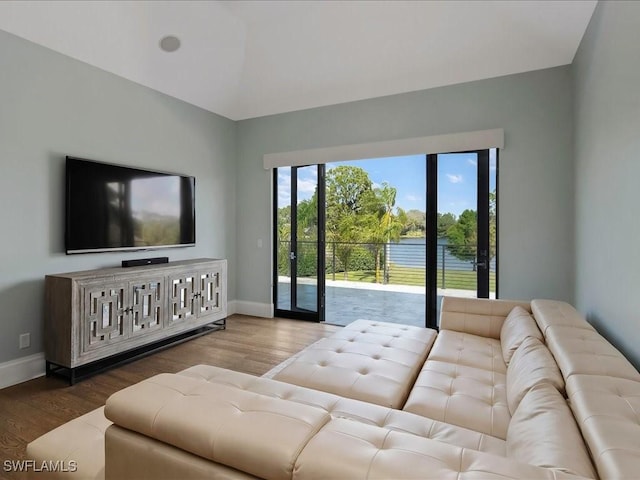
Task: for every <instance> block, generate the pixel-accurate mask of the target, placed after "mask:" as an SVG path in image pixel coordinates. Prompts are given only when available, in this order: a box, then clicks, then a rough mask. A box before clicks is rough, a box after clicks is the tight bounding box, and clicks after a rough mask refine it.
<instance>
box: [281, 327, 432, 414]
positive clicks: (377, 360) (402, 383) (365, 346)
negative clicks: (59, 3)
mask: <svg viewBox="0 0 640 480" xmlns="http://www.w3.org/2000/svg"><path fill="white" fill-rule="evenodd" d="M436 336H437V332H436V331H435V330H431V329H427V328H420V327H412V326H409V325H398V324H394V323H387V322H372V321H368V320H357V321H355V322H353V323H351V324H349V325H347V326H346V327H344V328H343V329H342V330H340V331H338V332H336V333H334V334H333V335H331V336H330V337H327V338H325V339H323V340H320V341H319V342H316V343H314V344H313V345H311V346H309V347H308V348H306V349H305V350H303V351H302V352H301V353H300V354H299V355H297V356H296V357H295V359H293V361H291V362H289V363H288V364H287V365H286V366H285V367H284V368H282V369H281V370H279V371H278V372H277V373H276V374H275V375H274V376H273V378H274V379H275V380H279V381H282V382H287V383H292V384H294V385H300V386H302V387H308V388H313V389H316V390H321V391H324V392H329V393H334V394H336V395H340V396H343V397H347V398H354V399H356V400H363V401H365V402H369V403H375V404H377V405H382V406H385V407H391V408H402V406H403V405H404V402H405V401H406V399H407V396H408V395H409V392H410V390H411V387H412V386H413V383H414V382H415V380H416V377H417V376H418V373H419V372H420V369H421V368H422V365H423V364H424V362H425V360H426V358H427V355H428V354H429V350H431V346H432V345H433V342H434V341H435V339H436Z"/></svg>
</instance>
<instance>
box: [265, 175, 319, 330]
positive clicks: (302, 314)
mask: <svg viewBox="0 0 640 480" xmlns="http://www.w3.org/2000/svg"><path fill="white" fill-rule="evenodd" d="M274 175H275V179H274V184H275V190H276V199H277V200H276V202H277V203H276V206H275V208H276V211H275V215H274V216H275V222H276V226H275V227H276V228H275V229H274V234H275V238H274V245H275V252H274V264H275V266H276V270H277V275H276V279H275V302H276V305H275V313H276V316H285V317H292V318H299V319H303V320H312V321H323V320H324V308H323V307H324V302H323V299H324V182H323V178H324V165H311V166H304V167H282V168H278V169H276V170H275V173H274ZM320 186H322V188H320Z"/></svg>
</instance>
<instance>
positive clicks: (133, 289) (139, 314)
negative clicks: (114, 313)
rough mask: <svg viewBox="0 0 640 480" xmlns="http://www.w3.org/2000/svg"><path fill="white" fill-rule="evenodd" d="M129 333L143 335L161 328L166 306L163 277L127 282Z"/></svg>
mask: <svg viewBox="0 0 640 480" xmlns="http://www.w3.org/2000/svg"><path fill="white" fill-rule="evenodd" d="M129 295H130V301H129V303H130V307H129V312H130V314H131V334H132V335H134V336H138V335H145V334H147V333H149V332H152V331H154V330H160V329H161V328H162V319H163V318H164V311H165V309H166V308H167V305H166V299H165V298H166V294H165V280H164V277H157V278H147V279H142V280H141V281H135V282H129Z"/></svg>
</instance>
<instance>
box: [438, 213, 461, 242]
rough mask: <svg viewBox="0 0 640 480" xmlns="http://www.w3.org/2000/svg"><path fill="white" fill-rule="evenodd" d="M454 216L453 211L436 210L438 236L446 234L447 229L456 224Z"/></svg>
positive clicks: (441, 236) (442, 236)
mask: <svg viewBox="0 0 640 480" xmlns="http://www.w3.org/2000/svg"><path fill="white" fill-rule="evenodd" d="M456 221H457V220H456V216H455V215H454V214H453V213H440V212H438V219H437V222H438V238H444V237H446V236H447V232H448V231H449V229H450V228H451V227H452V226H454V225H455V224H456Z"/></svg>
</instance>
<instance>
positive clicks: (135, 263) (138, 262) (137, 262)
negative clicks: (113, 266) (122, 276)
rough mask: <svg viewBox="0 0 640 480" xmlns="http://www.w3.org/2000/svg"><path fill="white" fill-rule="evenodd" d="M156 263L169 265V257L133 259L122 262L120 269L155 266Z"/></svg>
mask: <svg viewBox="0 0 640 480" xmlns="http://www.w3.org/2000/svg"><path fill="white" fill-rule="evenodd" d="M157 263H169V257H154V258H134V259H133V260H122V267H123V268H126V267H140V266H142V265H155V264H157Z"/></svg>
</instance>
